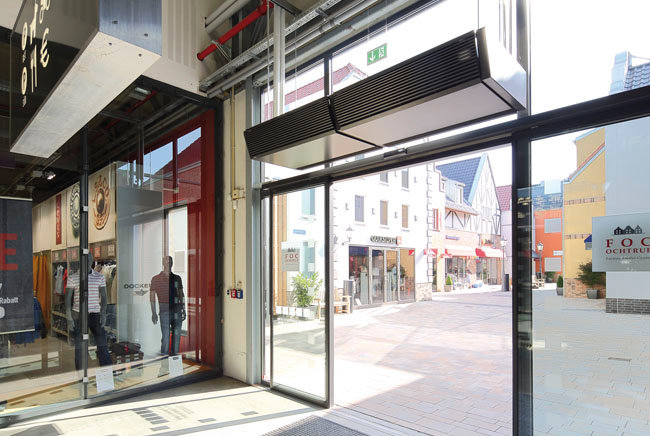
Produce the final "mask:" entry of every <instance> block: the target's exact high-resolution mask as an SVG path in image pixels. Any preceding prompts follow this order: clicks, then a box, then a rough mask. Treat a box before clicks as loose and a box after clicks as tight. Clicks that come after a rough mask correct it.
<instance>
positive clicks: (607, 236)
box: [591, 213, 650, 271]
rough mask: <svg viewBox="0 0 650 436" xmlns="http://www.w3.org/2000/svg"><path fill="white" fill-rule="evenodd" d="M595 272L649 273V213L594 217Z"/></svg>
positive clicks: (593, 258) (593, 251) (593, 248)
mask: <svg viewBox="0 0 650 436" xmlns="http://www.w3.org/2000/svg"><path fill="white" fill-rule="evenodd" d="M592 232H593V233H592V248H591V250H592V263H593V266H592V268H593V270H594V271H650V213H636V214H628V215H610V216H601V217H594V218H592Z"/></svg>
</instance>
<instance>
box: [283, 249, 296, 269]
mask: <svg viewBox="0 0 650 436" xmlns="http://www.w3.org/2000/svg"><path fill="white" fill-rule="evenodd" d="M282 271H300V249H299V248H287V249H283V250H282Z"/></svg>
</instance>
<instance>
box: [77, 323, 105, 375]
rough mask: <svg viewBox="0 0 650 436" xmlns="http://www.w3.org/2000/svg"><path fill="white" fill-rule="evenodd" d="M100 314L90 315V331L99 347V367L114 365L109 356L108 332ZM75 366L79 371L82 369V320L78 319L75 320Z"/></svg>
mask: <svg viewBox="0 0 650 436" xmlns="http://www.w3.org/2000/svg"><path fill="white" fill-rule="evenodd" d="M100 319H101V317H100V314H99V313H89V314H88V330H89V331H90V332H91V333H92V334H93V337H94V338H95V345H97V358H98V359H99V366H106V365H112V364H113V361H112V360H111V356H110V355H109V354H108V345H107V344H106V332H105V331H104V327H102V325H101V322H100ZM73 334H74V345H75V347H74V366H75V368H76V369H77V370H80V369H82V368H81V353H82V352H83V351H82V343H81V320H80V319H79V318H78V317H75V319H74V332H73Z"/></svg>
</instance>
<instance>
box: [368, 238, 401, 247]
mask: <svg viewBox="0 0 650 436" xmlns="http://www.w3.org/2000/svg"><path fill="white" fill-rule="evenodd" d="M397 239H398V238H393V237H390V236H371V237H370V242H374V243H375V244H392V245H397V244H398V243H397ZM400 242H401V240H400Z"/></svg>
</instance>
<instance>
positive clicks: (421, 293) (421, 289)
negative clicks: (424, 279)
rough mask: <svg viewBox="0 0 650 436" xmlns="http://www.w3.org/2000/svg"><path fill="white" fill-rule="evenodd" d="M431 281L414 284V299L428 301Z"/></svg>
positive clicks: (430, 293)
mask: <svg viewBox="0 0 650 436" xmlns="http://www.w3.org/2000/svg"><path fill="white" fill-rule="evenodd" d="M431 285H432V284H431V283H416V284H415V301H430V300H431V296H432V286H431Z"/></svg>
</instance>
